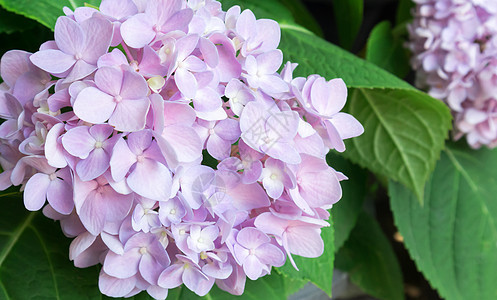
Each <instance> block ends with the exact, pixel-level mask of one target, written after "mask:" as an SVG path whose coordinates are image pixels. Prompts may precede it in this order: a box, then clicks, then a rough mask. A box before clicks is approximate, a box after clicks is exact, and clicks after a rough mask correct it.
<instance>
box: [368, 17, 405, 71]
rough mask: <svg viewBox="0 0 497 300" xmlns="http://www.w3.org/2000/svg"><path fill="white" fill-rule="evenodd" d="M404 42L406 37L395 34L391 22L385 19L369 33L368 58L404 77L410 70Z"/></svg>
mask: <svg viewBox="0 0 497 300" xmlns="http://www.w3.org/2000/svg"><path fill="white" fill-rule="evenodd" d="M404 43H405V40H404V39H402V38H399V37H397V36H395V35H394V34H393V32H392V26H391V25H390V22H388V21H383V22H381V23H379V24H378V25H376V26H375V27H374V28H373V30H372V31H371V33H370V35H369V39H368V43H367V51H366V59H367V60H368V61H370V62H372V63H374V64H375V65H377V66H379V67H381V68H383V69H385V70H387V71H389V72H391V73H393V74H395V75H397V76H399V77H401V78H402V77H404V76H406V75H407V73H408V72H409V59H408V57H407V53H406V51H407V49H405V47H404Z"/></svg>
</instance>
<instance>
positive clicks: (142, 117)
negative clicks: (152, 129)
mask: <svg viewBox="0 0 497 300" xmlns="http://www.w3.org/2000/svg"><path fill="white" fill-rule="evenodd" d="M149 107H150V101H149V100H148V98H144V99H140V100H123V101H121V102H119V103H118V104H117V105H116V109H115V111H114V113H113V114H112V116H111V117H110V118H109V124H110V125H112V126H114V127H115V128H116V130H118V131H124V132H132V131H139V130H142V129H143V128H145V122H146V120H147V113H148V109H149Z"/></svg>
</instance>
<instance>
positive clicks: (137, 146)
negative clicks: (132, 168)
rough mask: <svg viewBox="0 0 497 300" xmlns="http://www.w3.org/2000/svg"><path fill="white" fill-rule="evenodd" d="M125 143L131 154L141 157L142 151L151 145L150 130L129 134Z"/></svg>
mask: <svg viewBox="0 0 497 300" xmlns="http://www.w3.org/2000/svg"><path fill="white" fill-rule="evenodd" d="M127 142H128V147H129V150H131V152H133V153H134V154H136V155H142V154H143V151H145V150H146V149H147V148H148V147H150V145H151V144H152V132H151V131H150V130H143V131H139V132H133V133H130V134H129V135H128V140H127Z"/></svg>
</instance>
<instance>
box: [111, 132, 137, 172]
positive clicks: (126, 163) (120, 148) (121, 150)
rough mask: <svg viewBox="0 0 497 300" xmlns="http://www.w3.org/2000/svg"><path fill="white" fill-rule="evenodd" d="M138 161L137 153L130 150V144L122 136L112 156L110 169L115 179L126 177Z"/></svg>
mask: <svg viewBox="0 0 497 300" xmlns="http://www.w3.org/2000/svg"><path fill="white" fill-rule="evenodd" d="M134 163H136V155H135V154H134V153H133V152H131V150H129V147H128V144H126V142H125V141H124V139H122V138H120V139H119V140H118V141H117V142H116V145H115V146H114V149H113V151H112V156H111V158H110V171H111V173H112V178H113V179H114V180H115V181H121V180H123V179H124V177H125V176H126V174H127V173H128V171H129V168H131V166H132V165H133V164H134Z"/></svg>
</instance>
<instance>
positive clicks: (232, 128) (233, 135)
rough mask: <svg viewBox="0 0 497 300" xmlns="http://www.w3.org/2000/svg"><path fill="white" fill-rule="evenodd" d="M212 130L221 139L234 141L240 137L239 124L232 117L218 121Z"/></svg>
mask: <svg viewBox="0 0 497 300" xmlns="http://www.w3.org/2000/svg"><path fill="white" fill-rule="evenodd" d="M214 132H215V133H216V134H217V135H218V136H219V137H220V138H222V139H223V140H226V141H231V142H234V141H236V140H237V139H238V138H239V137H240V134H241V132H240V124H239V122H238V121H236V120H233V119H226V120H222V121H219V123H217V124H216V127H215V128H214Z"/></svg>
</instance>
